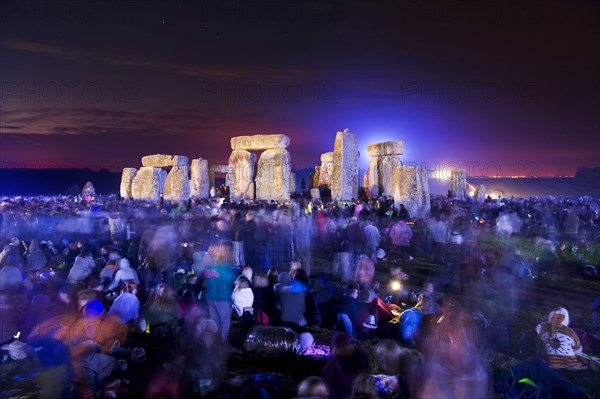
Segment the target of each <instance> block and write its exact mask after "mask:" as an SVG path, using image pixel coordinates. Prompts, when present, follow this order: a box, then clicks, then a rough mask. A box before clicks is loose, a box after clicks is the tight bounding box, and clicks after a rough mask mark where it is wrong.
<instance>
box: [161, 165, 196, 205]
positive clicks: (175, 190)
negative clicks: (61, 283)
mask: <svg viewBox="0 0 600 399" xmlns="http://www.w3.org/2000/svg"><path fill="white" fill-rule="evenodd" d="M163 197H164V199H165V200H168V201H187V200H188V199H189V198H190V168H189V167H188V166H187V165H185V166H173V167H172V168H171V171H170V172H169V174H168V175H167V178H166V180H165V186H164V191H163Z"/></svg>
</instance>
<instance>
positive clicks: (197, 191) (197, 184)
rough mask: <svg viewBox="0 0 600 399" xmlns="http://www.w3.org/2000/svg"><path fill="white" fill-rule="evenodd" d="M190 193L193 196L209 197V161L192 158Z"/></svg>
mask: <svg viewBox="0 0 600 399" xmlns="http://www.w3.org/2000/svg"><path fill="white" fill-rule="evenodd" d="M190 176H191V178H190V195H191V197H192V198H208V191H209V190H210V187H209V185H208V183H209V182H208V161H207V160H206V159H202V158H198V159H192V165H191V167H190Z"/></svg>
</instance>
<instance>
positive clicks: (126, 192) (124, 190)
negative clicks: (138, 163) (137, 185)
mask: <svg viewBox="0 0 600 399" xmlns="http://www.w3.org/2000/svg"><path fill="white" fill-rule="evenodd" d="M136 172H137V169H136V168H123V174H122V175H121V189H120V192H121V198H123V199H131V198H133V193H132V192H131V185H132V183H133V178H134V177H135V174H136Z"/></svg>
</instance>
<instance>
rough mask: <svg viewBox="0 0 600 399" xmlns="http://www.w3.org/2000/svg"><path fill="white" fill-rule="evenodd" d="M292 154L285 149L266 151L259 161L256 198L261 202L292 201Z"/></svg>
mask: <svg viewBox="0 0 600 399" xmlns="http://www.w3.org/2000/svg"><path fill="white" fill-rule="evenodd" d="M290 173H291V162H290V153H289V152H288V151H287V150H283V149H270V150H265V151H264V152H263V153H262V154H261V156H260V159H259V160H258V167H257V172H256V179H255V182H256V198H257V199H259V200H277V201H280V200H289V199H290Z"/></svg>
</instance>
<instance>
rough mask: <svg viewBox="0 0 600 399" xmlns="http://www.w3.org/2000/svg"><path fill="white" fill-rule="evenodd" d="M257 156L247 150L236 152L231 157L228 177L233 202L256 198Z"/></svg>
mask: <svg viewBox="0 0 600 399" xmlns="http://www.w3.org/2000/svg"><path fill="white" fill-rule="evenodd" d="M255 168H256V154H255V153H253V152H249V151H245V150H234V151H232V152H231V155H230V156H229V170H230V172H229V173H228V175H227V176H229V178H228V180H229V181H228V184H227V185H228V186H229V195H230V197H231V199H232V200H240V199H253V198H254V169H255Z"/></svg>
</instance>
